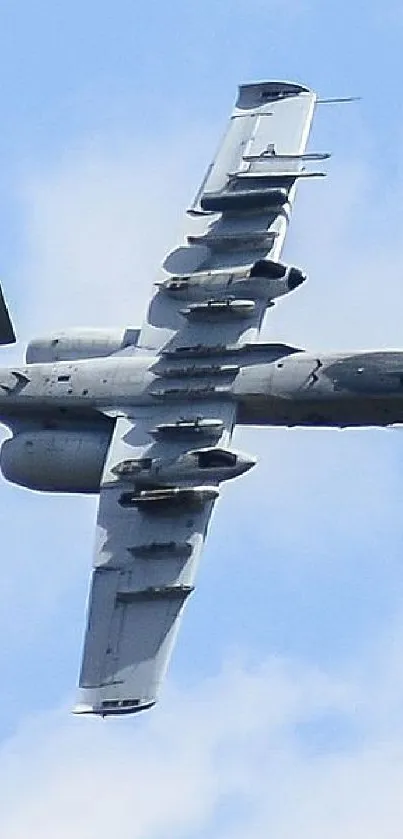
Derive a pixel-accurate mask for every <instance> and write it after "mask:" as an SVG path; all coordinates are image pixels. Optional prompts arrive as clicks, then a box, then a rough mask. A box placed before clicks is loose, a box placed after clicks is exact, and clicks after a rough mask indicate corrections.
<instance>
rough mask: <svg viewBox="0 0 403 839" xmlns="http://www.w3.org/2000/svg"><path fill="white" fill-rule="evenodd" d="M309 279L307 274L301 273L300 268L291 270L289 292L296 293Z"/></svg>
mask: <svg viewBox="0 0 403 839" xmlns="http://www.w3.org/2000/svg"><path fill="white" fill-rule="evenodd" d="M306 279H307V276H306V274H304V272H303V271H300V269H299V268H290V271H289V274H288V290H289V291H294V289H295V288H298V286H300V285H302V283H304V282H305V280H306Z"/></svg>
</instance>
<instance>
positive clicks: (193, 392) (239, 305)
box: [76, 82, 318, 715]
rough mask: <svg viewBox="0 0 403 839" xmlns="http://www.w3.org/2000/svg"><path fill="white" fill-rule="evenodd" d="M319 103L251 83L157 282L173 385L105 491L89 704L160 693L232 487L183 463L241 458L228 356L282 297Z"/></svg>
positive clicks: (159, 332)
mask: <svg viewBox="0 0 403 839" xmlns="http://www.w3.org/2000/svg"><path fill="white" fill-rule="evenodd" d="M314 105H315V94H314V93H312V91H310V90H308V89H307V88H304V87H301V86H299V85H293V84H290V83H277V82H266V83H261V84H256V85H244V86H242V87H241V88H240V89H239V96H238V100H237V103H236V106H235V109H234V111H233V114H232V116H231V120H230V124H229V128H228V131H227V133H226V135H225V137H224V139H223V141H222V143H221V145H220V147H219V150H218V152H217V155H216V157H215V159H214V161H213V163H212V164H211V166H210V167H209V169H208V172H207V175H206V177H205V179H204V181H203V183H202V186H201V187H200V189H199V191H198V193H197V195H196V198H195V200H194V202H193V204H192V206H191V207H190V209H189V211H188V214H187V225H186V230H185V238H184V241H183V242H182V243H181V244H180V245H179V246H178V247H177V248H175V249H174V250H173V251H172V252H171V253H170V254H169V255H168V257H167V258H166V260H165V262H164V264H163V267H162V269H161V271H160V274H159V276H158V278H157V283H156V291H155V294H154V296H153V297H152V300H151V303H150V306H149V310H148V313H147V317H146V319H145V322H144V324H143V326H142V329H141V332H140V336H139V341H138V345H137V347H136V348H135V349H134V350H132V351H133V352H135V353H137V354H143V355H152V356H156V368H155V369H156V370H158V371H159V373H158V375H159V376H160V386H159V388H157V389H156V391H155V404H154V405H152V406H151V407H149V408H148V409H147V410H146V409H145V408H137V407H136V406H133V409H132V410H131V411H130V412H129V413H130V415H127V414H126V415H123V416H120V417H118V419H117V420H116V426H115V432H114V435H113V439H112V442H111V446H110V449H109V453H108V457H107V462H106V465H105V469H104V475H103V479H102V486H101V494H100V503H99V511H98V522H97V544H96V552H95V560H94V572H93V580H92V587H91V595H90V603H89V613H88V623H87V631H86V637H85V644H84V655H83V664H82V671H81V677H80V689H81V690H80V697H79V703H78V706H77V708H76V710H77V711H79V712H90V713H99V714H103V715H106V714H121V713H128V712H133V711H137V710H141V709H144V708H147V707H150V706H151V705H152V704H154V702H155V701H156V698H157V696H158V692H159V688H160V685H161V682H162V680H163V677H164V674H165V671H166V668H167V665H168V662H169V657H170V654H171V651H172V647H173V644H174V641H175V637H176V633H177V631H178V627H179V624H180V619H181V615H182V612H183V607H184V605H185V603H186V602H187V600H188V598H189V596H190V595H191V593H192V591H193V588H194V582H195V574H196V569H197V564H198V560H199V558H200V554H201V550H202V547H203V542H204V539H205V535H206V531H207V527H208V523H209V520H210V516H211V512H212V509H213V505H214V501H215V499H216V497H217V495H218V484H219V480H214V476H213V477H211V475H210V478H209V480H208V481H207V480H206V479H205V478H204V476H203V472H202V470H199V471H197V470H196V471H195V472H193V473H192V474H191V475H190V476H189V475H188V477H187V478H186V479H184V478H183V475H182V477H180V475H179V473H178V475H176V476H175V470H173V472H172V464H175V463H176V462H178V463H179V462H180V458H181V457H183V456H184V455H188V454H189V452H194V451H195V450H201V449H202V448H205V447H206V446H207V447H210V448H216V449H217V451H219V450H220V451H222V450H224V454H225V453H226V456H227V458H228V457H230V456H231V453H230V451H229V450H228V446H229V444H230V441H231V435H232V429H233V425H234V422H235V420H236V416H235V408H234V405H233V404H232V403H231V401H230V400H229V399H228V384H230V383H231V381H232V380H233V377H234V375H236V373H237V372H238V370H239V367H238V366H237V365H236V364H228V363H226V358H227V357H228V353H229V349H230V348H231V352H232V353H233V352H236V351H237V349H238V350H239V348H240V347H244V346H245V345H246V344H251V343H253V341H255V340H256V337H257V336H258V334H259V329H260V326H261V323H262V320H263V317H264V314H265V312H266V310H267V308H268V307H269V306H270V305H272V301H271V299H270V296H269V295H268V293H267V288H268V285H267V284H268V283H269V282H272V280H273V277H274V278H275V277H276V276H277V275H278V274H279V266H278V260H279V257H280V253H281V249H282V245H283V241H284V236H285V232H286V228H287V223H288V220H289V216H290V211H291V208H292V204H293V200H294V196H295V189H296V185H297V182H298V180H299V179H300V178H302V177H307V176H308V175H310V174H312V173H309V172H307V171H306V169H305V160H307V159H316V157H318V156H315V155H311V156H309V155H306V154H305V147H306V143H307V138H308V134H309V129H310V125H311V120H312V116H313V111H314ZM313 174H314V173H313ZM270 287H272V286H270ZM290 288H291V286H290ZM140 462H141V463H142V466H141V469H142V470H143V472H142V473H141V474H142V475H143V474H144V470H147V469H148V468H151V469H153V468H154V464H155V463H158V464H160V466H159V467H158V468H161V469H164V468H165V469H168V471H169V468H171V472H170V475H171V479H170V480H169V481H167V480H165V481H162V480H161V479H158V478H157V479H155V480H154V483H153V482H152V481H150V480H149V481H148V483H147V482H146V484H145V483H144V481H143V482H142V480H140V479H139V478H136V477H133V475H132V476H131V478H130V474H129V480H128V471H129V473H130V470H133V468H134V466H133V464H135V465H136V469H138V468H140V467H139V465H138V464H139V463H140ZM122 464H123V465H122ZM125 464H126V465H125ZM127 464H129V466H127ZM130 464H131V465H130ZM170 465H171V466H170ZM172 475H173V478H172Z"/></svg>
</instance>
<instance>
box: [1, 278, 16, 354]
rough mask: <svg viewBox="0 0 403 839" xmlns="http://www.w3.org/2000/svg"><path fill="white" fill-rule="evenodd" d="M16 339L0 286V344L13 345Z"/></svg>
mask: <svg viewBox="0 0 403 839" xmlns="http://www.w3.org/2000/svg"><path fill="white" fill-rule="evenodd" d="M15 341H16V337H15V332H14V328H13V324H12V322H11V318H10V315H9V312H8V308H7V305H6V301H5V300H4V296H3V291H2V288H1V286H0V344H15Z"/></svg>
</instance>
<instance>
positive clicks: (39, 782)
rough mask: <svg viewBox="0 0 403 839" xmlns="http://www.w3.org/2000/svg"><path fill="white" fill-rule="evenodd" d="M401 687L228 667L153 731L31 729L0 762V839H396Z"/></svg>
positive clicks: (53, 718)
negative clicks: (394, 706)
mask: <svg viewBox="0 0 403 839" xmlns="http://www.w3.org/2000/svg"><path fill="white" fill-rule="evenodd" d="M400 638H401V635H400ZM382 653H383V654H384V653H385V649H384V648H383V650H382ZM380 676H381V677H382V679H381V680H379V677H380ZM385 687H386V689H385ZM402 687H403V685H402V678H401V672H400V671H398V675H397V676H396V675H395V673H394V671H393V669H389V667H386V668H385V666H384V665H380V666H379V667H378V668H376V666H375V668H374V673H373V674H372V676H370V678H362V679H361V680H357V679H354V680H352V679H349V678H346V677H344V678H342V677H340V678H339V679H335V678H333V679H330V678H329V677H327V676H326V674H324V673H320V672H319V671H317V670H315V669H312V668H302V667H301V666H300V665H298V664H295V663H294V664H293V663H291V662H285V661H279V660H275V659H272V660H269V661H268V662H266V663H264V664H260V665H259V666H258V667H251V666H248V665H247V664H245V663H243V664H238V665H235V664H234V663H232V664H229V665H228V666H227V668H226V669H225V670H224V672H223V673H222V674H221V675H220V676H219V677H218V678H216V679H212V680H210V681H208V682H205V683H204V684H198V685H197V686H196V688H195V690H194V691H193V692H191V693H188V694H187V695H183V694H182V695H176V694H175V693H172V692H171V697H170V699H169V701H168V702H167V703H166V705H165V710H164V711H162V710H161V709H160V710H158V711H155V712H154V713H153V714H150V715H149V716H148V717H147V718H145V717H143V718H141V719H131V720H129V721H126V722H125V721H121V720H119V721H108V722H106V723H102V722H101V721H84V720H80V721H76V720H71V719H70V720H69V719H68V718H67V717H66V715H65V710H64V709H63V710H62V711H59V712H55V713H53V714H44V715H40V716H38V717H36V718H33V719H27V720H26V721H25V722H24V723H23V724H22V725H21V727H20V730H19V731H18V732H17V734H16V735H15V736H14V737H12V738H11V739H10V740H9V741H8V743H5V744H3V747H2V749H1V753H0V754H1V769H0V803H1V806H0V829H1V831H2V834H3V835H4V836H7V838H8V839H25V837H27V836H28V835H29V837H30V839H37V837H38V839H39V837H41V839H48V837H49V839H50V837H53V836H54V835H55V834H56V833H57V836H58V839H64V837H66V839H67V837H70V836H72V835H74V836H75V837H76V839H93V838H94V839H95V837H97V839H103V837H107V836H109V835H110V833H111V832H113V833H114V834H116V835H118V836H119V837H120V839H126V837H127V839H137V837H138V839H140V837H141V839H145V837H147V839H169V837H171V836H173V835H175V836H178V837H179V836H186V837H187V839H193V837H198V836H200V835H201V831H203V835H204V836H209V837H211V839H218V838H219V837H220V839H222V838H223V837H224V839H246V837H248V839H263V837H267V835H270V836H272V837H273V838H274V839H293V837H294V836H295V833H296V832H298V835H299V836H300V837H301V839H320V838H321V837H323V835H324V834H325V833H326V835H327V836H329V837H330V839H336V837H337V836H340V834H342V835H344V836H347V837H348V839H350V837H351V839H352V837H353V836H354V839H364V837H365V839H375V837H378V836H379V834H380V832H382V836H383V837H384V839H395V837H396V839H397V837H398V836H400V832H399V831H400V828H401V817H402V807H403V805H402V802H401V795H400V789H401V780H402V771H403V748H402V746H401V743H400V744H399V737H400V738H401V735H402V733H403V730H402V729H403V726H402V724H401V720H400V724H399V726H398V727H396V717H395V716H394V717H393V721H394V725H393V728H392V726H391V725H390V722H389V717H388V712H389V710H390V700H391V697H392V696H393V697H394V699H393V702H395V701H396V698H397V699H398V700H399V701H401V699H402ZM385 697H386V702H385V701H383V708H382V710H383V716H380V715H379V714H378V710H379V706H380V702H381V701H382V700H385ZM306 726H311V733H310V738H311V740H313V741H314V743H315V733H316V735H317V734H318V732H319V734H320V735H321V741H320V742H319V745H316V747H315V745H314V747H312V744H311V743H310V742H309V738H308V737H307V736H306V735H305V734H304V730H305V727H306ZM334 729H335V730H336V734H337V733H339V737H337V736H335V731H334ZM343 730H345V731H346V732H347V734H346V736H345V737H344V742H343V740H342V745H340V731H343ZM225 802H226V804H227V811H226V812H225V813H224V815H223V813H222V808H223V804H224V803H225ZM381 828H382V831H381Z"/></svg>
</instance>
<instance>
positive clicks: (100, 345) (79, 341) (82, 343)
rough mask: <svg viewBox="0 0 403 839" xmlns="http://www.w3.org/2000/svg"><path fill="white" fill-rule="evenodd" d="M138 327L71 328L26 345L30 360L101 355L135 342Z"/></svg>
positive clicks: (27, 359) (109, 353) (26, 358)
mask: <svg viewBox="0 0 403 839" xmlns="http://www.w3.org/2000/svg"><path fill="white" fill-rule="evenodd" d="M139 332H140V330H139V329H109V330H105V329H86V330H84V331H83V330H81V329H69V330H68V331H66V332H60V333H58V334H55V335H50V336H49V337H45V338H35V340H34V341H30V343H29V344H28V346H27V350H26V354H25V360H26V363H27V364H46V363H48V362H53V361H75V360H76V359H83V358H102V357H105V356H107V355H112V353H114V352H118V351H119V350H123V349H125V347H130V346H135V345H136V344H137V340H138V337H139Z"/></svg>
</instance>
